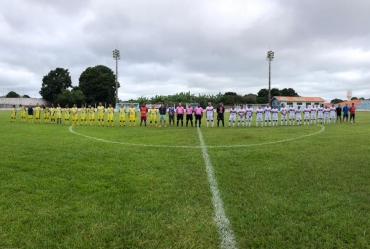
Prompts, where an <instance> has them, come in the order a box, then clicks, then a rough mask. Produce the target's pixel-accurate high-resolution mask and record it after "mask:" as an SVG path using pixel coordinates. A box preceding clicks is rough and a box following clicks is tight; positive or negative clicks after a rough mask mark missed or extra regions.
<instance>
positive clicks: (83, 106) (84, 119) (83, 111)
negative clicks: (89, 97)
mask: <svg viewBox="0 0 370 249" xmlns="http://www.w3.org/2000/svg"><path fill="white" fill-rule="evenodd" d="M80 110H81V125H82V124H83V122H85V125H87V121H86V107H85V105H84V104H82V105H81V109H80Z"/></svg>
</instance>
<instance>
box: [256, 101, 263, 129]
mask: <svg viewBox="0 0 370 249" xmlns="http://www.w3.org/2000/svg"><path fill="white" fill-rule="evenodd" d="M263 112H264V111H263V109H262V108H261V105H258V108H257V109H256V116H257V117H256V126H258V122H262V126H263V117H262V114H263Z"/></svg>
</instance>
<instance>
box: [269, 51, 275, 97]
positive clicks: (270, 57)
mask: <svg viewBox="0 0 370 249" xmlns="http://www.w3.org/2000/svg"><path fill="white" fill-rule="evenodd" d="M267 60H268V61H269V96H268V98H269V99H268V103H269V104H271V61H273V60H274V52H272V51H271V50H270V51H268V52H267Z"/></svg>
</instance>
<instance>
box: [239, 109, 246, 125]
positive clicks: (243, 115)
mask: <svg viewBox="0 0 370 249" xmlns="http://www.w3.org/2000/svg"><path fill="white" fill-rule="evenodd" d="M244 119H245V110H244V107H243V105H240V108H239V110H238V127H239V125H240V122H242V126H243V127H244Z"/></svg>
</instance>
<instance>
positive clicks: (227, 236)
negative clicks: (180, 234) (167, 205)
mask: <svg viewBox="0 0 370 249" xmlns="http://www.w3.org/2000/svg"><path fill="white" fill-rule="evenodd" d="M197 130H198V135H199V141H200V147H201V148H202V154H203V159H204V162H205V164H206V172H207V178H208V182H209V185H210V188H211V192H212V202H213V207H214V209H215V217H214V220H215V222H216V224H217V228H218V233H219V236H220V239H221V248H222V249H236V248H237V245H236V241H235V236H234V234H233V231H232V230H231V227H230V222H229V219H228V218H227V216H226V213H225V210H224V205H223V202H222V199H221V196H220V191H219V190H218V184H217V180H216V177H215V174H214V172H213V166H212V164H211V160H210V159H209V155H208V152H207V147H206V145H205V143H204V139H203V135H202V132H201V131H200V129H199V127H197Z"/></svg>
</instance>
